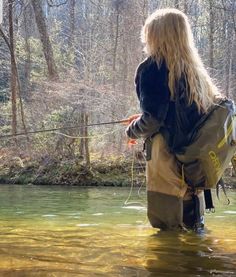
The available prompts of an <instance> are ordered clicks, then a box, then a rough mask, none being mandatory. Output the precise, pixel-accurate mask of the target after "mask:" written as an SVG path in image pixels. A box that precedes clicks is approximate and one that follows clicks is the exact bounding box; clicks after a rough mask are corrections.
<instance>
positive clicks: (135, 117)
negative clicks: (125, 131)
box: [123, 114, 142, 125]
mask: <svg viewBox="0 0 236 277" xmlns="http://www.w3.org/2000/svg"><path fill="white" fill-rule="evenodd" d="M141 115H142V114H133V115H131V116H129V117H128V118H127V119H125V120H124V122H123V124H125V125H129V124H130V123H132V122H133V121H134V120H136V119H137V118H139V117H140V116H141Z"/></svg>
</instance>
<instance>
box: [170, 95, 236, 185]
mask: <svg viewBox="0 0 236 277" xmlns="http://www.w3.org/2000/svg"><path fill="white" fill-rule="evenodd" d="M235 152H236V108H235V104H234V102H233V101H232V100H229V99H222V100H221V101H220V102H219V103H218V104H216V105H214V106H213V107H212V109H211V110H210V111H209V112H208V113H206V114H205V115H203V116H202V118H201V119H200V121H199V122H198V123H197V124H196V126H195V127H194V128H193V131H192V132H191V134H190V143H189V144H188V146H185V147H184V151H183V152H181V153H175V155H176V157H177V159H178V161H179V163H180V166H181V167H182V169H183V171H182V172H184V177H185V180H186V182H187V183H188V184H189V185H190V186H193V187H194V188H197V187H199V188H203V189H210V188H215V187H216V185H217V184H218V182H219V181H220V179H221V177H222V175H223V173H224V171H225V169H226V168H227V167H228V166H229V163H230V161H231V159H232V158H233V156H234V153H235Z"/></svg>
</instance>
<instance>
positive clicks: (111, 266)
mask: <svg viewBox="0 0 236 277" xmlns="http://www.w3.org/2000/svg"><path fill="white" fill-rule="evenodd" d="M128 195H129V189H123V188H79V187H60V186H56V187H55V186H17V185H1V186H0V276H17V277H21V276H27V277H28V276H141V277H143V276H144V277H145V276H236V192H234V191H230V192H228V196H229V198H230V200H231V204H230V205H229V206H226V205H225V202H226V201H225V199H224V197H223V195H222V200H221V202H219V201H218V200H215V204H216V212H215V213H214V214H207V215H206V226H207V228H206V231H205V233H204V234H201V235H199V234H195V233H192V232H190V233H175V232H160V231H158V230H155V229H153V228H152V227H150V225H149V224H148V221H147V218H146V209H145V191H142V192H140V193H139V194H138V192H137V191H135V190H134V191H133V193H132V195H131V198H130V200H129V201H130V203H129V205H124V202H125V200H126V199H127V196H128ZM132 202H133V203H132Z"/></svg>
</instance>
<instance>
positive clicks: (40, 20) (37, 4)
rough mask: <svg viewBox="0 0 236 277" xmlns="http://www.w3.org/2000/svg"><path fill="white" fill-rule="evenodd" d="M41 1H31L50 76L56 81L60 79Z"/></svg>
mask: <svg viewBox="0 0 236 277" xmlns="http://www.w3.org/2000/svg"><path fill="white" fill-rule="evenodd" d="M41 1H42V0H37V1H35V0H31V3H32V6H33V9H34V14H35V20H36V24H37V27H38V30H39V34H40V39H41V43H42V45H43V53H44V57H45V60H46V63H47V67H48V75H49V78H50V79H56V78H58V73H57V68H56V64H55V61H54V56H53V49H52V44H51V41H50V39H49V35H48V30H47V25H46V19H45V16H44V14H43V9H42V5H41Z"/></svg>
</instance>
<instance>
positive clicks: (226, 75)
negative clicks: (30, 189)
mask: <svg viewBox="0 0 236 277" xmlns="http://www.w3.org/2000/svg"><path fill="white" fill-rule="evenodd" d="M165 7H172V8H173V7H175V8H178V9H180V10H181V11H183V12H185V13H186V14H187V15H188V17H189V19H190V22H191V27H192V30H193V34H194V39H195V43H196V46H197V48H198V51H199V53H200V56H201V58H202V60H203V62H204V64H205V66H206V67H207V69H208V72H209V73H210V75H211V77H212V78H213V79H214V81H215V83H216V84H217V86H218V87H219V88H220V90H221V92H222V93H223V94H225V95H226V96H228V97H230V98H236V93H235V88H236V81H235V80H236V62H235V61H236V43H235V42H236V1H235V0H37V1H36V0H3V1H2V2H1V4H0V9H1V8H2V14H1V16H0V17H1V19H2V20H1V21H2V22H1V24H0V36H1V39H0V64H1V66H0V145H1V149H0V156H1V160H0V175H1V177H0V179H1V182H8V183H9V182H12V183H35V184H37V183H45V182H46V183H52V184H78V183H80V184H81V183H84V184H89V185H91V184H97V182H98V181H97V180H99V182H100V183H102V182H104V184H106V185H109V184H113V185H114V184H117V185H120V184H122V185H124V184H127V183H128V182H129V180H128V179H127V178H128V177H127V176H128V175H129V173H130V165H131V164H132V166H133V167H134V168H135V169H136V171H137V174H136V175H138V174H140V178H143V161H142V153H141V151H142V142H141V141H140V142H139V143H138V145H135V146H133V147H132V148H130V147H129V146H128V145H127V138H126V136H125V132H124V131H125V126H124V125H122V124H107V125H103V124H101V123H109V122H115V121H119V120H122V119H125V118H127V117H128V116H130V115H132V114H135V113H138V112H140V111H139V105H138V101H137V99H136V93H135V86H134V74H135V70H136V68H137V66H138V64H139V63H140V62H141V61H142V60H143V59H144V58H145V54H144V52H143V45H142V43H141V41H140V32H141V27H142V26H143V24H144V22H145V19H146V18H147V16H148V14H150V13H151V12H153V11H154V10H155V9H158V8H165ZM89 124H101V125H97V126H91V127H83V128H81V127H80V126H87V125H89ZM76 126H78V128H76ZM68 127H69V128H68ZM70 127H73V128H70ZM52 129H53V130H54V131H50V132H36V133H33V132H35V131H38V130H40V131H41V130H52ZM17 134H21V135H17ZM140 156H141V157H140ZM133 160H135V161H133ZM140 168H141V169H140ZM115 176H116V177H115ZM137 178H138V177H137ZM136 182H138V179H137V180H136Z"/></svg>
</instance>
